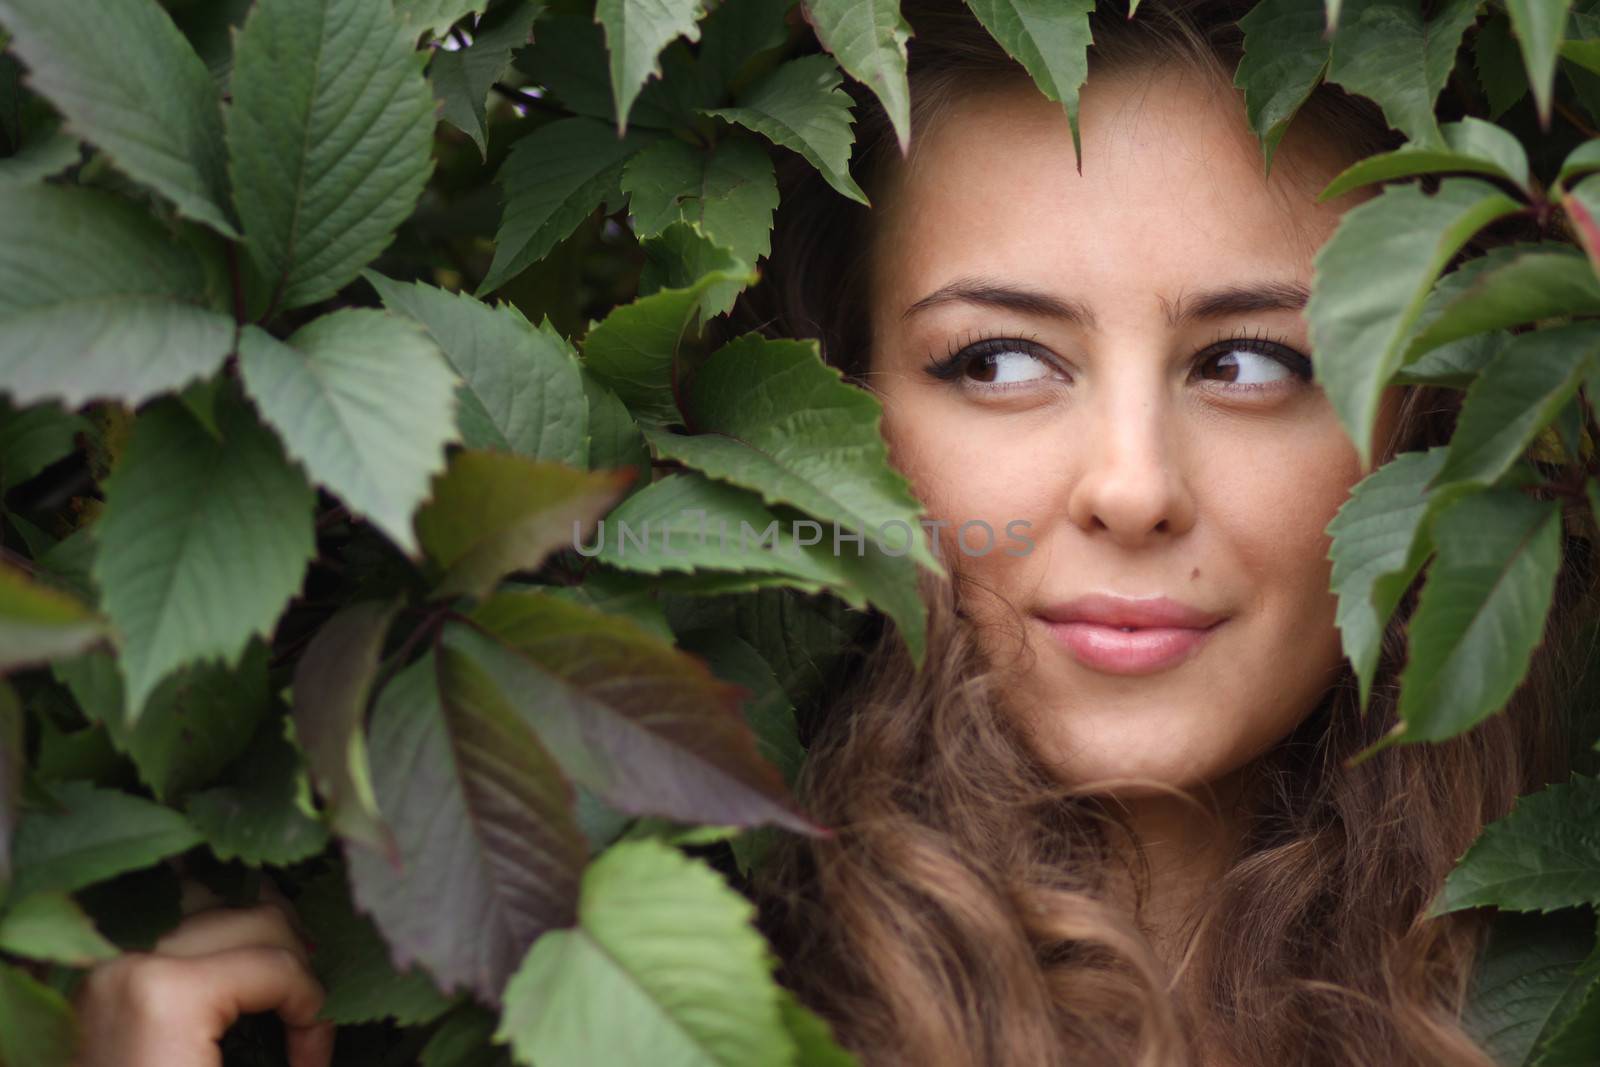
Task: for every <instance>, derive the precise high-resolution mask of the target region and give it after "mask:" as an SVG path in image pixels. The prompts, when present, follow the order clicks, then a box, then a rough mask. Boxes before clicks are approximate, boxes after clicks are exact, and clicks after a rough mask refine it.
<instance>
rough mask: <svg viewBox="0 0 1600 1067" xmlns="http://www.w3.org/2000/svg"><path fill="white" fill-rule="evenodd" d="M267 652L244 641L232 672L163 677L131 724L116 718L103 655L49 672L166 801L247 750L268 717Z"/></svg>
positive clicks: (118, 699) (119, 712) (115, 683)
mask: <svg viewBox="0 0 1600 1067" xmlns="http://www.w3.org/2000/svg"><path fill="white" fill-rule="evenodd" d="M267 652H268V650H267V646H266V643H265V642H262V641H251V642H250V643H249V645H248V646H247V647H246V649H245V652H244V655H243V656H242V657H241V658H240V660H239V664H238V666H237V667H235V668H233V669H231V670H230V669H226V668H223V667H221V666H219V665H218V664H215V663H199V664H195V665H193V666H191V667H189V668H187V669H184V670H180V671H178V672H176V673H174V674H170V675H168V676H167V677H166V678H165V679H163V680H162V682H161V684H159V685H158V686H156V688H155V691H154V692H152V693H151V694H150V699H149V700H148V701H146V703H145V707H144V710H143V712H142V713H141V714H140V715H139V718H138V721H137V722H136V723H132V724H130V723H129V722H128V721H127V718H126V716H125V714H124V711H123V707H124V698H123V693H122V679H121V677H120V676H119V675H118V673H117V664H116V660H115V659H114V658H113V657H112V656H111V655H110V654H109V653H107V652H93V653H90V654H89V655H87V656H81V657H79V658H77V659H73V660H67V661H64V662H61V663H57V664H56V665H55V675H56V677H57V678H58V679H59V680H61V681H62V682H63V683H64V684H65V685H66V686H67V687H68V688H69V689H70V690H71V691H72V695H73V698H74V699H76V700H77V702H78V706H79V707H80V708H82V709H83V713H84V715H85V716H87V717H88V719H89V720H90V721H91V722H98V723H101V724H102V725H104V726H105V728H106V732H107V733H108V734H109V735H110V737H111V742H112V744H114V745H115V746H116V748H117V751H119V752H122V753H125V754H126V755H128V757H129V758H131V759H132V760H133V764H134V766H135V767H136V768H137V769H138V772H139V779H140V781H142V782H144V783H145V784H146V785H148V786H149V787H150V789H151V791H152V792H154V793H155V794H156V797H157V798H158V799H161V800H166V801H170V800H172V799H174V798H177V797H181V796H182V795H183V794H184V793H186V792H188V791H189V790H190V789H193V788H195V787H196V786H201V785H206V784H208V783H210V782H211V781H213V780H214V779H215V778H216V777H217V775H218V774H219V773H220V772H221V771H222V770H223V768H225V767H226V766H227V765H228V764H229V763H230V762H231V761H232V760H233V759H234V758H235V757H237V756H238V755H239V754H240V753H241V752H243V751H244V750H245V748H246V747H247V746H248V745H249V743H250V738H251V736H252V735H253V734H254V733H255V730H256V727H257V725H259V723H260V722H261V720H262V718H263V717H264V716H265V715H267V714H268V705H269V701H270V696H269V693H268V688H267Z"/></svg>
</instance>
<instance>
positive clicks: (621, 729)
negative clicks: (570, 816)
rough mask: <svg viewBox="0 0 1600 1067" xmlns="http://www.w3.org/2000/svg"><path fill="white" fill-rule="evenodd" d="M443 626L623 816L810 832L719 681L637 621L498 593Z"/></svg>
mask: <svg viewBox="0 0 1600 1067" xmlns="http://www.w3.org/2000/svg"><path fill="white" fill-rule="evenodd" d="M472 620H473V622H474V623H475V624H476V625H477V627H478V628H480V629H481V630H482V631H483V632H482V633H480V632H478V630H476V629H468V628H466V627H463V626H459V625H455V626H449V627H446V630H445V636H444V646H445V647H446V648H449V649H451V650H453V651H454V652H456V653H458V654H460V655H461V656H464V657H467V658H469V659H471V660H472V661H473V663H474V664H475V665H476V667H477V668H478V670H480V671H481V672H482V673H483V676H484V678H485V679H486V681H488V682H489V683H491V684H492V685H493V687H494V689H495V691H496V692H497V693H498V694H499V696H500V699H501V700H502V701H504V702H505V704H506V706H507V707H508V708H510V709H514V713H515V714H517V715H518V716H520V717H521V719H522V720H523V721H524V722H526V723H527V724H528V725H529V726H531V727H532V728H533V729H534V731H535V732H536V733H537V734H538V735H539V740H540V742H541V743H542V744H543V745H544V747H545V748H546V749H547V750H548V751H549V752H550V754H551V755H552V756H553V757H554V758H555V760H556V761H557V762H558V763H559V764H560V765H561V768H562V770H563V771H564V772H565V773H566V774H567V776H568V777H569V778H571V779H572V781H573V782H575V783H577V784H579V785H582V786H583V787H584V788H585V789H587V790H589V791H590V792H592V793H593V794H594V795H595V796H596V797H597V798H598V799H600V800H601V801H603V802H604V803H605V804H607V805H608V806H610V807H612V808H614V809H615V810H617V811H620V812H624V813H626V814H629V815H658V816H661V817H664V818H670V819H675V820H677V821H679V822H684V823H709V824H713V825H717V826H754V825H758V824H763V823H767V824H772V825H777V826H783V827H786V828H788V829H790V830H793V831H795V832H797V833H810V832H815V830H816V827H815V826H814V825H813V824H812V823H811V822H810V821H809V820H808V819H806V818H805V817H803V816H802V815H801V814H799V813H798V812H797V811H796V810H795V808H794V804H793V801H792V800H791V799H790V798H789V795H788V793H787V791H786V790H785V788H784V782H783V777H782V775H781V773H780V772H779V771H778V769H777V768H776V767H774V766H773V765H772V764H771V763H769V762H767V761H766V760H764V759H762V758H761V755H760V752H759V749H758V748H757V745H756V738H755V735H754V734H753V733H752V732H751V729H750V726H749V724H748V723H746V722H745V719H744V717H743V715H742V713H741V711H740V707H739V705H740V700H741V698H742V696H743V695H744V691H743V690H742V689H741V687H739V686H738V685H733V684H729V683H727V682H723V681H720V680H719V679H717V678H716V677H715V676H713V675H712V674H711V672H710V671H709V670H707V668H706V666H705V664H704V663H702V662H700V661H697V660H695V659H692V658H690V657H687V656H685V655H684V654H683V653H681V652H679V651H678V650H677V649H675V648H673V647H672V646H671V645H670V644H668V643H666V642H664V641H662V640H661V639H660V638H658V637H656V636H654V635H652V634H650V633H648V632H646V631H645V630H643V629H642V628H641V627H639V626H638V625H637V624H635V623H633V622H631V621H630V620H628V619H625V618H622V617H620V616H616V615H608V614H606V613H604V612H600V611H596V610H594V609H593V608H588V607H584V606H583V605H581V604H575V603H572V602H570V601H566V600H563V599H560V598H556V597H550V596H545V595H542V594H540V593H538V592H533V591H528V592H515V593H512V592H506V593H501V594H499V595H498V596H496V597H494V598H493V599H491V600H489V601H488V602H486V603H485V604H483V605H481V606H480V607H479V608H478V609H477V610H476V611H474V612H473V615H472Z"/></svg>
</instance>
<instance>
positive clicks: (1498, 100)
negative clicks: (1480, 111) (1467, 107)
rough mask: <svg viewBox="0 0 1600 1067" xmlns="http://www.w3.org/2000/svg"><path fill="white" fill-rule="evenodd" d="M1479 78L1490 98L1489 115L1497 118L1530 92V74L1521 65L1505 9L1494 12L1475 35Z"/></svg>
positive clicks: (1491, 117) (1485, 93)
mask: <svg viewBox="0 0 1600 1067" xmlns="http://www.w3.org/2000/svg"><path fill="white" fill-rule="evenodd" d="M1473 56H1474V59H1475V60H1476V63H1477V67H1478V81H1479V82H1480V83H1481V84H1482V85H1483V92H1484V95H1485V96H1487V97H1488V98H1489V118H1490V119H1498V118H1499V117H1500V116H1501V115H1503V114H1505V113H1506V112H1507V111H1509V110H1511V108H1512V107H1513V106H1514V105H1516V103H1517V102H1518V101H1519V100H1521V99H1522V98H1523V97H1524V96H1527V95H1528V74H1527V71H1525V70H1524V69H1523V66H1522V56H1521V54H1520V53H1519V52H1518V50H1517V42H1516V38H1514V37H1513V36H1512V35H1511V20H1510V19H1509V18H1507V17H1506V14H1505V12H1503V11H1495V12H1492V13H1491V14H1490V15H1489V17H1488V19H1487V20H1485V21H1484V22H1483V23H1482V24H1481V25H1480V26H1479V27H1478V29H1477V32H1476V34H1475V35H1474V38H1473Z"/></svg>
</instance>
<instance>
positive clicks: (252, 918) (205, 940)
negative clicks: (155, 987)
mask: <svg viewBox="0 0 1600 1067" xmlns="http://www.w3.org/2000/svg"><path fill="white" fill-rule="evenodd" d="M251 945H260V946H270V947H273V948H282V949H286V950H287V951H289V952H292V953H293V954H294V955H295V956H296V957H297V958H298V959H299V960H300V962H301V963H302V964H304V965H305V966H307V967H309V966H310V965H311V956H310V953H308V952H307V951H306V946H305V943H304V942H303V941H302V940H301V939H300V935H299V934H298V933H296V932H295V930H294V927H293V925H292V924H291V922H290V920H289V916H288V913H287V912H286V911H285V910H284V908H283V907H281V906H280V905H277V904H270V903H267V904H257V905H255V906H254V907H250V908H212V909H210V910H208V911H199V912H195V913H194V914H193V915H190V916H189V917H188V918H186V919H184V920H183V922H182V923H180V924H179V925H178V926H177V927H176V928H174V929H173V930H171V931H170V932H168V933H167V934H166V935H165V936H163V937H162V938H161V939H160V940H158V941H157V942H156V943H155V945H154V951H155V952H157V953H160V954H161V955H165V956H181V957H192V956H209V955H211V954H213V953H216V952H224V951H226V950H228V949H235V948H246V947H248V946H251Z"/></svg>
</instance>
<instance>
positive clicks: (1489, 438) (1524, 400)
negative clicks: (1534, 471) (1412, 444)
mask: <svg viewBox="0 0 1600 1067" xmlns="http://www.w3.org/2000/svg"><path fill="white" fill-rule="evenodd" d="M1597 360H1600V325H1597V324H1595V323H1586V322H1577V323H1570V324H1568V325H1565V326H1552V327H1546V328H1545V329H1542V330H1535V331H1533V332H1532V333H1525V334H1519V335H1518V336H1516V337H1513V338H1511V340H1510V342H1509V343H1507V344H1506V345H1505V346H1504V348H1502V349H1501V351H1500V354H1499V355H1498V356H1496V357H1495V358H1494V360H1493V361H1492V362H1490V363H1489V365H1488V366H1486V367H1485V368H1484V369H1483V373H1482V374H1481V375H1479V377H1478V380H1477V381H1475V382H1473V383H1472V387H1471V388H1470V389H1468V390H1467V395H1466V399H1465V400H1464V401H1463V402H1462V408H1461V414H1460V416H1459V417H1458V420H1457V423H1456V429H1455V433H1454V434H1453V435H1452V436H1451V438H1450V455H1449V457H1448V458H1447V459H1446V460H1445V465H1444V469H1443V470H1441V471H1440V472H1439V473H1438V474H1437V475H1435V477H1434V484H1444V483H1448V482H1457V483H1466V482H1471V483H1477V484H1481V485H1489V484H1492V483H1493V482H1494V481H1496V480H1497V479H1498V478H1499V477H1500V476H1501V475H1502V474H1504V473H1505V472H1506V471H1507V470H1509V469H1510V468H1511V465H1512V464H1513V463H1515V462H1516V461H1517V460H1518V459H1519V458H1520V457H1521V456H1522V453H1523V450H1524V449H1526V448H1527V447H1528V445H1530V444H1531V443H1532V442H1533V439H1534V437H1535V436H1537V435H1538V434H1539V432H1540V431H1542V430H1543V429H1544V428H1545V427H1547V426H1549V425H1550V423H1551V422H1552V421H1554V419H1555V417H1556V415H1557V414H1558V413H1559V412H1560V411H1561V409H1562V408H1563V407H1564V406H1566V404H1567V402H1568V401H1569V400H1571V399H1572V397H1574V396H1575V395H1577V391H1578V386H1579V384H1580V383H1581V382H1582V381H1583V379H1584V376H1585V375H1586V374H1588V373H1589V372H1590V371H1591V369H1592V368H1594V367H1595V366H1596V365H1597V362H1596V361H1597ZM1431 487H1432V486H1431V484H1430V488H1431Z"/></svg>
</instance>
